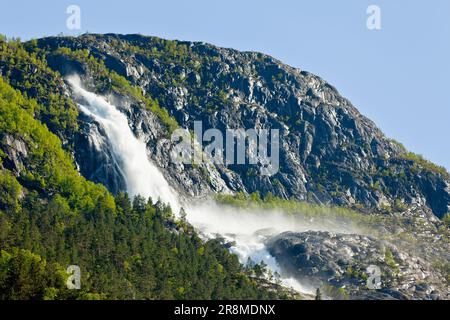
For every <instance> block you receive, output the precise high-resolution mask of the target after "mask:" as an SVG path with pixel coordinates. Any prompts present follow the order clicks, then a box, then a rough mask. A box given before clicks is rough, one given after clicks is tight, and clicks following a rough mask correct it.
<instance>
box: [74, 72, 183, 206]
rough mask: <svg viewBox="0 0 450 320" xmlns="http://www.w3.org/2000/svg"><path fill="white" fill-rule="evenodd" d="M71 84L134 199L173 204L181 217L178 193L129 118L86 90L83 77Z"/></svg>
mask: <svg viewBox="0 0 450 320" xmlns="http://www.w3.org/2000/svg"><path fill="white" fill-rule="evenodd" d="M67 81H68V82H69V84H70V86H71V87H72V90H73V93H74V95H75V96H76V98H77V99H78V100H79V101H82V102H80V103H78V106H79V108H80V110H81V112H83V113H84V114H86V115H88V116H90V117H92V118H93V119H95V120H96V121H97V122H98V123H100V125H101V126H102V127H103V129H104V130H105V133H106V135H107V138H108V140H109V141H110V144H111V146H112V150H111V151H112V154H113V156H114V157H115V161H116V162H117V163H118V164H119V166H120V168H121V170H122V172H123V175H124V178H125V183H126V185H127V191H128V193H129V194H130V196H132V197H134V196H136V195H141V196H143V197H145V198H148V197H151V198H152V199H153V200H158V199H160V200H161V201H163V202H165V203H169V204H170V206H171V207H172V209H173V210H174V211H175V212H176V213H178V211H179V209H180V204H179V201H178V199H177V197H176V195H175V192H174V191H173V190H172V188H171V187H170V186H169V184H168V183H167V181H166V179H165V178H164V176H163V175H162V174H161V172H160V171H159V170H158V168H157V167H156V166H155V165H153V164H152V163H151V162H150V160H149V158H148V155H147V147H146V145H145V143H144V142H143V141H140V140H139V139H137V138H136V137H135V136H134V134H133V131H132V130H131V128H130V126H129V124H128V119H127V117H126V116H125V115H124V114H123V113H121V112H120V111H119V110H117V108H116V107H115V106H114V105H112V104H111V103H109V102H108V101H107V100H106V98H105V97H102V96H99V95H96V94H95V93H92V92H89V91H87V90H85V89H84V88H83V87H82V86H81V82H80V78H79V77H77V76H71V77H69V78H67Z"/></svg>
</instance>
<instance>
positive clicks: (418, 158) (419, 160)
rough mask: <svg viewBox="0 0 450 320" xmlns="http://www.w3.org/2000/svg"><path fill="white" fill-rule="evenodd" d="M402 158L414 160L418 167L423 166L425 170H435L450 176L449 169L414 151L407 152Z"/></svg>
mask: <svg viewBox="0 0 450 320" xmlns="http://www.w3.org/2000/svg"><path fill="white" fill-rule="evenodd" d="M401 157H402V159H405V160H408V161H412V162H413V163H414V165H415V166H416V167H417V166H418V167H422V168H423V169H425V170H428V171H431V172H435V173H438V174H441V175H442V176H444V177H449V173H448V172H447V169H445V168H444V167H441V166H438V165H436V164H434V163H432V162H431V161H428V160H427V159H425V158H424V157H423V156H422V155H418V154H415V153H412V152H406V153H404V154H402V155H401Z"/></svg>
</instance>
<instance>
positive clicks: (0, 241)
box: [0, 78, 285, 299]
mask: <svg viewBox="0 0 450 320" xmlns="http://www.w3.org/2000/svg"><path fill="white" fill-rule="evenodd" d="M35 108H39V106H38V105H37V104H36V102H35V101H33V100H30V99H27V98H26V97H24V96H22V95H21V94H20V93H19V92H17V91H15V90H13V89H12V88H11V87H10V86H9V85H8V84H7V83H6V82H5V81H3V79H1V78H0V132H1V134H0V147H1V148H0V150H1V152H0V155H1V163H2V165H1V166H0V191H1V193H0V252H1V253H0V298H2V299H244V298H246V299H255V298H262V299H264V298H280V297H285V295H284V293H282V292H281V291H280V292H278V291H277V290H266V289H264V288H263V287H262V284H260V281H259V279H257V278H254V277H253V276H252V277H251V276H250V275H249V274H247V272H246V269H244V268H243V267H242V266H241V265H240V264H239V262H238V259H237V257H236V256H234V255H232V254H230V253H229V252H228V250H227V249H226V248H224V246H223V245H222V243H221V242H220V241H219V240H211V241H208V242H203V241H202V240H200V238H199V237H198V235H197V234H196V233H195V232H194V230H193V229H192V228H191V227H190V226H189V225H188V224H187V223H186V222H185V221H176V220H175V219H174V218H173V214H172V210H171V209H170V207H168V206H166V205H164V204H163V203H160V202H157V203H156V204H153V203H152V201H151V200H149V201H146V200H145V199H143V198H140V197H136V198H135V199H134V200H133V201H132V200H131V199H129V198H128V196H127V195H126V194H123V193H120V194H118V195H117V196H116V197H113V196H112V195H111V194H110V193H109V192H108V191H107V190H106V189H105V188H104V187H103V186H100V185H95V184H93V183H91V182H88V181H86V180H85V179H84V178H83V177H81V176H80V175H79V174H78V173H77V171H76V170H75V167H74V165H73V163H72V161H71V159H70V157H69V156H68V155H67V154H66V153H65V152H64V151H63V149H62V147H61V142H60V141H59V139H58V138H57V137H56V136H55V135H53V134H52V133H51V132H50V131H49V130H48V129H47V128H46V127H45V126H44V125H43V124H41V123H40V122H39V121H38V120H36V119H34V117H33V110H34V109H35ZM17 143H20V144H22V145H23V146H24V147H23V149H25V150H22V151H23V152H22V153H21V155H20V157H19V158H17V159H16V160H17V161H16V162H11V161H10V160H11V158H10V156H9V155H8V154H9V153H8V152H9V151H8V150H10V148H12V147H14V146H15V145H17ZM73 264H75V265H78V266H79V267H80V269H81V284H82V289H81V290H79V291H77V290H70V291H69V290H68V289H66V288H65V280H66V277H67V275H66V273H65V269H66V268H67V266H69V265H73Z"/></svg>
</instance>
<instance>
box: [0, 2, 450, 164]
mask: <svg viewBox="0 0 450 320" xmlns="http://www.w3.org/2000/svg"><path fill="white" fill-rule="evenodd" d="M0 4H1V8H2V11H1V12H0V33H3V34H5V35H7V36H9V37H12V36H14V37H20V38H22V39H30V38H33V37H42V36H46V35H56V34H58V33H60V32H62V33H64V34H79V33H84V32H86V31H88V32H91V33H109V32H115V33H141V34H145V35H154V36H159V37H163V38H168V39H180V40H196V41H205V42H210V43H213V44H216V45H219V46H224V47H232V48H236V49H240V50H252V51H261V52H264V53H268V54H270V55H273V56H275V57H276V58H279V59H280V60H282V61H284V62H285V63H287V64H290V65H292V66H294V67H298V68H300V69H302V70H307V71H310V72H312V73H315V74H317V75H319V76H321V77H323V78H324V79H325V80H327V81H328V82H330V83H331V84H332V85H334V86H335V87H336V88H337V89H338V90H339V91H340V92H341V94H343V95H344V96H345V97H347V98H349V99H350V101H352V103H353V104H354V105H355V106H356V107H357V108H358V109H359V110H360V111H361V112H362V113H363V114H364V115H366V116H368V117H369V118H371V119H372V120H374V121H375V123H376V124H377V125H378V126H379V127H380V128H381V129H382V130H383V131H384V132H385V133H386V134H387V135H388V136H389V137H392V138H395V139H396V140H398V141H400V142H402V143H404V144H405V145H406V146H407V147H408V148H409V149H410V150H412V151H414V152H416V153H420V154H423V155H424V156H425V157H426V158H428V159H430V160H432V161H434V162H436V163H438V164H440V165H444V166H446V167H447V169H450V124H449V121H450V88H449V85H450V81H449V77H450V62H449V57H450V1H449V0H428V1H426V0H370V1H367V0H339V1H336V0H309V1H304V0H292V1H288V0H276V1H275V0H271V1H269V0H226V1H225V0H223V1H218V0H190V1H186V0H177V1H176V0H164V1H163V0H159V1H156V0H141V1H139V0H126V1H115V0H109V1H106V0H89V1H87V0H70V1H66V0H40V1H24V0H13V1H9V0H0ZM71 4H75V5H78V6H79V7H80V9H81V30H78V31H70V30H68V29H67V28H66V20H67V17H68V15H67V14H66V9H67V7H68V6H69V5H71ZM372 4H374V5H377V6H379V7H380V9H381V30H372V31H371V30H368V28H367V26H366V20H367V18H368V14H367V13H366V10H367V7H368V6H369V5H372Z"/></svg>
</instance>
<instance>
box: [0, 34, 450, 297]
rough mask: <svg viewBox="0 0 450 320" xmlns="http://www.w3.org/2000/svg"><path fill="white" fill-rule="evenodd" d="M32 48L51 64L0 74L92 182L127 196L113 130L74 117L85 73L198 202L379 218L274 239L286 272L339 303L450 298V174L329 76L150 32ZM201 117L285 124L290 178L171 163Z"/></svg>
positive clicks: (261, 125) (43, 42)
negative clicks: (412, 149)
mask: <svg viewBox="0 0 450 320" xmlns="http://www.w3.org/2000/svg"><path fill="white" fill-rule="evenodd" d="M28 50H30V51H32V52H35V53H36V54H38V55H42V56H44V57H45V60H46V62H47V64H48V66H49V67H50V69H49V70H47V69H45V68H44V67H43V66H35V65H33V62H30V63H28V64H27V63H24V64H26V65H20V66H19V67H12V63H10V61H7V60H0V73H1V74H2V76H4V77H5V78H7V79H8V80H9V81H10V82H11V84H12V85H13V86H15V87H16V88H17V89H19V90H21V91H24V92H26V93H27V94H28V95H29V96H30V97H33V98H36V97H37V98H38V99H37V100H38V101H39V103H40V104H42V105H44V106H45V107H47V108H48V109H47V110H46V109H42V110H40V111H39V112H35V113H36V116H37V117H40V119H39V120H40V121H42V122H43V123H45V124H47V126H48V127H49V128H50V130H51V131H52V132H54V133H55V134H57V135H58V136H59V137H60V139H61V140H62V141H63V144H64V147H65V148H66V150H68V151H70V152H71V153H72V155H73V158H74V160H75V161H76V163H77V166H78V169H79V171H80V173H81V174H82V175H83V176H85V177H86V178H88V179H90V180H92V181H95V182H99V183H102V184H104V185H105V186H107V187H108V189H109V190H110V191H112V192H113V193H117V192H118V191H121V190H125V189H126V183H125V178H124V175H123V173H122V170H121V164H120V163H118V160H117V159H116V158H115V157H114V154H113V152H112V151H111V150H112V146H111V145H110V143H109V141H108V139H107V138H106V134H105V132H104V128H103V127H102V125H101V124H99V123H98V122H97V121H96V120H95V118H93V117H90V116H87V115H86V114H83V113H82V112H80V113H79V114H78V117H76V116H74V119H75V120H74V121H73V122H75V124H74V123H71V122H70V121H68V120H67V119H66V118H65V117H66V116H67V114H69V113H70V112H71V109H70V108H72V109H75V110H76V104H75V103H74V102H78V103H81V104H83V102H84V101H82V100H80V99H81V98H79V97H76V95H74V94H73V92H72V90H71V87H70V85H68V83H67V82H65V81H64V78H65V77H66V76H68V75H72V74H75V73H76V74H78V75H79V76H80V77H81V78H82V83H83V85H85V86H86V88H87V89H88V90H89V91H91V92H95V93H97V94H101V95H103V96H105V97H107V100H108V101H110V102H112V103H113V104H114V105H115V106H117V107H118V108H119V109H120V111H121V112H122V113H123V114H125V115H126V116H127V118H128V122H129V125H130V128H131V129H132V130H133V132H134V134H135V135H136V136H137V137H139V138H140V139H141V140H142V141H144V142H145V143H146V146H147V151H148V154H149V156H150V157H151V159H152V160H153V162H154V163H155V164H156V165H157V166H158V167H159V168H160V169H161V171H162V173H163V174H164V176H165V178H166V180H167V181H168V182H169V184H170V185H171V186H172V187H173V188H174V189H176V191H177V193H179V194H180V195H184V197H186V198H191V199H192V198H199V197H207V196H211V195H212V194H215V193H233V192H238V191H240V192H244V193H248V194H249V193H253V192H259V193H260V194H261V196H263V197H264V196H266V195H268V194H269V193H270V194H272V195H275V196H278V197H280V198H285V199H291V198H292V199H297V200H302V201H308V202H312V203H317V204H331V205H338V206H344V207H350V208H354V209H357V210H358V211H359V212H363V213H366V214H370V216H368V215H364V216H363V217H364V218H368V219H369V220H370V219H372V218H373V217H375V218H377V219H380V220H375V224H376V228H375V229H376V230H372V231H373V232H372V231H371V232H370V233H367V234H366V233H363V232H361V233H360V234H356V233H357V232H355V233H353V232H348V233H345V231H342V230H341V229H339V230H341V231H339V233H337V232H330V231H329V230H327V232H320V231H305V232H287V233H282V234H280V235H276V236H274V235H270V236H267V239H266V240H267V241H266V246H267V248H268V249H269V251H270V252H271V254H272V255H273V256H274V257H275V258H276V259H277V261H278V262H279V264H280V266H281V269H282V271H283V273H284V276H292V277H294V278H297V279H300V280H301V282H302V283H308V284H309V285H310V286H311V287H314V288H318V287H320V288H322V290H324V294H325V295H326V296H328V297H331V298H347V297H352V298H367V299H372V298H375V299H379V298H382V299H391V298H394V299H402V298H420V299H448V298H449V296H448V294H449V292H448V281H449V278H448V274H449V264H448V262H449V261H450V256H449V252H450V250H449V242H448V226H446V225H445V224H444V223H443V222H442V221H440V218H442V217H444V216H445V214H446V213H448V212H449V211H450V210H449V208H450V177H449V174H448V173H447V172H446V171H445V169H443V168H440V167H438V166H435V165H433V164H432V163H430V162H428V161H426V160H424V159H423V158H421V157H419V156H416V155H414V154H411V153H408V152H407V151H406V150H405V149H404V147H403V146H402V145H401V144H399V143H397V142H395V141H393V140H390V139H388V138H387V137H385V136H384V135H383V133H382V132H381V131H380V130H379V129H378V128H377V127H376V126H375V124H374V123H373V122H371V121H370V120H368V119H367V118H365V117H364V116H362V115H361V114H360V113H359V112H358V110H357V109H356V108H355V107H353V106H352V104H351V103H350V102H349V101H348V100H346V99H345V98H343V97H341V96H340V95H339V93H338V92H337V90H336V89H335V88H333V87H332V86H331V85H329V84H328V83H326V82H325V81H324V80H322V79H320V78H319V77H317V76H314V75H312V74H310V73H308V72H305V71H301V70H299V69H295V68H292V67H289V66H287V65H285V64H283V63H281V62H280V61H278V60H276V59H274V58H272V57H269V56H266V55H264V54H260V53H255V52H239V51H236V50H232V49H224V48H218V47H215V46H212V45H209V44H205V43H190V42H179V41H167V40H162V39H158V38H154V37H144V36H139V35H128V36H122V35H84V36H80V37H77V38H70V37H69V38H68V37H50V38H44V39H40V40H37V41H36V42H35V43H30V44H29V48H28ZM20 63H22V62H20ZM38 67H39V68H38ZM45 67H46V66H45ZM42 70H45V71H46V72H47V73H43V72H42ZM30 75H34V78H37V79H34V78H33V76H30ZM48 78H51V80H52V81H48V82H47V80H48ZM55 79H56V80H55ZM29 80H30V81H36V82H35V83H33V82H32V84H30V83H29V82H28V81H29ZM27 83H28V85H27ZM33 84H34V86H33ZM44 84H45V85H44ZM38 85H40V86H38ZM27 90H28V91H27ZM39 91H42V92H44V94H42V93H40V92H39ZM53 91H54V92H53ZM47 92H49V94H46V93H47ZM55 93H57V96H58V97H59V98H61V96H64V98H61V99H59V102H60V103H61V101H63V103H62V104H64V107H65V108H66V109H64V110H63V112H61V113H58V110H56V111H55V110H53V109H52V107H53V105H52V99H53V98H54V97H53V95H52V94H55ZM47 96H48V97H49V98H48V99H47ZM151 99H153V100H151ZM154 100H157V101H158V103H159V106H156V105H155V104H154ZM152 101H153V102H152ZM58 107H60V105H59V104H58ZM52 117H55V118H57V120H58V121H54V122H52ZM58 118H59V119H58ZM67 118H70V117H67ZM173 119H175V120H176V121H173ZM62 120H67V121H62ZM69 120H70V119H69ZM194 121H201V122H202V124H203V128H204V129H205V130H206V129H209V128H217V129H219V130H221V131H224V130H226V129H228V128H244V129H251V128H257V129H278V130H279V131H280V167H279V172H278V173H276V174H275V175H273V176H264V175H261V174H259V167H258V166H257V165H250V164H246V165H228V166H226V165H223V164H213V163H202V164H175V163H173V162H172V161H171V154H170V150H171V149H172V147H173V146H174V144H173V143H172V142H171V140H170V133H171V132H172V130H173V129H174V126H177V127H182V128H187V129H192V128H193V123H194ZM61 123H63V124H61ZM75 127H77V128H75ZM0 142H2V145H3V146H4V148H3V149H4V152H5V159H4V161H3V163H2V165H3V166H4V167H6V168H8V169H9V170H11V171H12V172H14V173H15V174H16V175H17V176H19V175H20V171H21V170H23V169H24V168H26V167H27V166H30V165H32V163H27V153H28V151H29V150H27V148H26V147H25V146H24V143H23V141H21V140H20V139H13V138H12V137H11V136H10V135H6V134H0ZM267 198H271V197H267ZM381 214H383V215H381ZM360 216H361V215H360ZM310 218H311V217H310ZM326 218H327V219H328V218H329V217H328V216H327V217H326ZM312 220H313V219H311V221H310V223H311V225H314V221H312ZM305 221H306V220H305ZM346 221H347V220H346ZM355 224H357V221H356V222H355ZM307 227H308V226H307V225H306V224H305V230H309V229H308V228H307ZM371 227H373V224H372V225H371ZM312 230H316V229H312ZM322 230H324V229H322ZM370 264H373V265H376V266H379V267H380V268H381V271H382V277H381V281H382V282H383V289H382V290H366V289H365V286H366V280H367V279H366V277H367V272H366V268H367V266H368V265H370Z"/></svg>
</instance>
